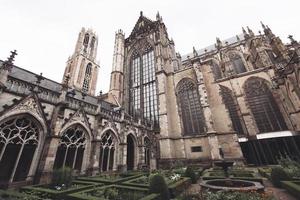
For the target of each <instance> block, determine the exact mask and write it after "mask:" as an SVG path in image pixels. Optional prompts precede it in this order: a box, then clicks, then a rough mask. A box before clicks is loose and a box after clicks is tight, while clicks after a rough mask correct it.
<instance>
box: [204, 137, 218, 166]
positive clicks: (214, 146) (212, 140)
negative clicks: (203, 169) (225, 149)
mask: <svg viewBox="0 0 300 200" xmlns="http://www.w3.org/2000/svg"><path fill="white" fill-rule="evenodd" d="M207 138H208V144H209V147H210V154H211V160H212V161H214V160H220V159H221V156H220V153H219V141H218V137H217V135H216V134H210V135H209V136H208V137H207Z"/></svg>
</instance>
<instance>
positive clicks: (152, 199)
mask: <svg viewBox="0 0 300 200" xmlns="http://www.w3.org/2000/svg"><path fill="white" fill-rule="evenodd" d="M159 197H160V195H159V194H150V195H148V196H145V197H144V198H142V199H140V200H158V199H159Z"/></svg>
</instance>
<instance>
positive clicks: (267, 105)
mask: <svg viewBox="0 0 300 200" xmlns="http://www.w3.org/2000/svg"><path fill="white" fill-rule="evenodd" d="M244 89H245V93H246V100H247V102H248V104H249V106H250V109H251V112H252V114H253V117H254V119H255V122H256V125H257V128H258V130H259V131H260V132H271V131H280V130H287V126H286V123H285V121H284V118H283V116H282V114H281V112H280V109H279V107H278V105H277V103H276V101H275V99H274V97H273V95H272V92H271V91H270V89H269V87H268V85H267V84H266V82H265V80H263V79H260V78H250V79H248V80H247V81H246V82H245V85H244Z"/></svg>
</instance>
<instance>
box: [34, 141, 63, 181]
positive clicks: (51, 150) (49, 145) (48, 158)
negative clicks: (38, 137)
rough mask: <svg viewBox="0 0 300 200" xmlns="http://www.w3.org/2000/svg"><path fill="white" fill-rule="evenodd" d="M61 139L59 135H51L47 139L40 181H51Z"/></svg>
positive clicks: (40, 169) (39, 171)
mask: <svg viewBox="0 0 300 200" xmlns="http://www.w3.org/2000/svg"><path fill="white" fill-rule="evenodd" d="M59 141H60V138H59V137H50V138H47V139H46V141H45V146H44V152H43V155H42V160H41V161H40V166H39V170H38V174H39V177H40V178H39V182H40V183H49V182H50V181H51V177H52V172H53V167H54V161H55V157H56V152H57V149H58V145H59Z"/></svg>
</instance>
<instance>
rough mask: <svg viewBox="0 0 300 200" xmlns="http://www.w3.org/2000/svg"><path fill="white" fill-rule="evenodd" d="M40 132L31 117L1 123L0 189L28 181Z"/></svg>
mask: <svg viewBox="0 0 300 200" xmlns="http://www.w3.org/2000/svg"><path fill="white" fill-rule="evenodd" d="M39 130H40V129H39V128H38V124H37V122H35V120H34V119H33V118H32V117H30V116H17V117H14V118H12V119H9V120H6V121H4V122H2V123H0V133H1V134H0V187H6V184H9V183H12V182H16V181H25V180H26V179H27V176H28V173H29V171H30V168H31V164H32V160H33V157H34V155H35V153H36V149H37V146H38V143H39V138H40V131H39Z"/></svg>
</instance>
